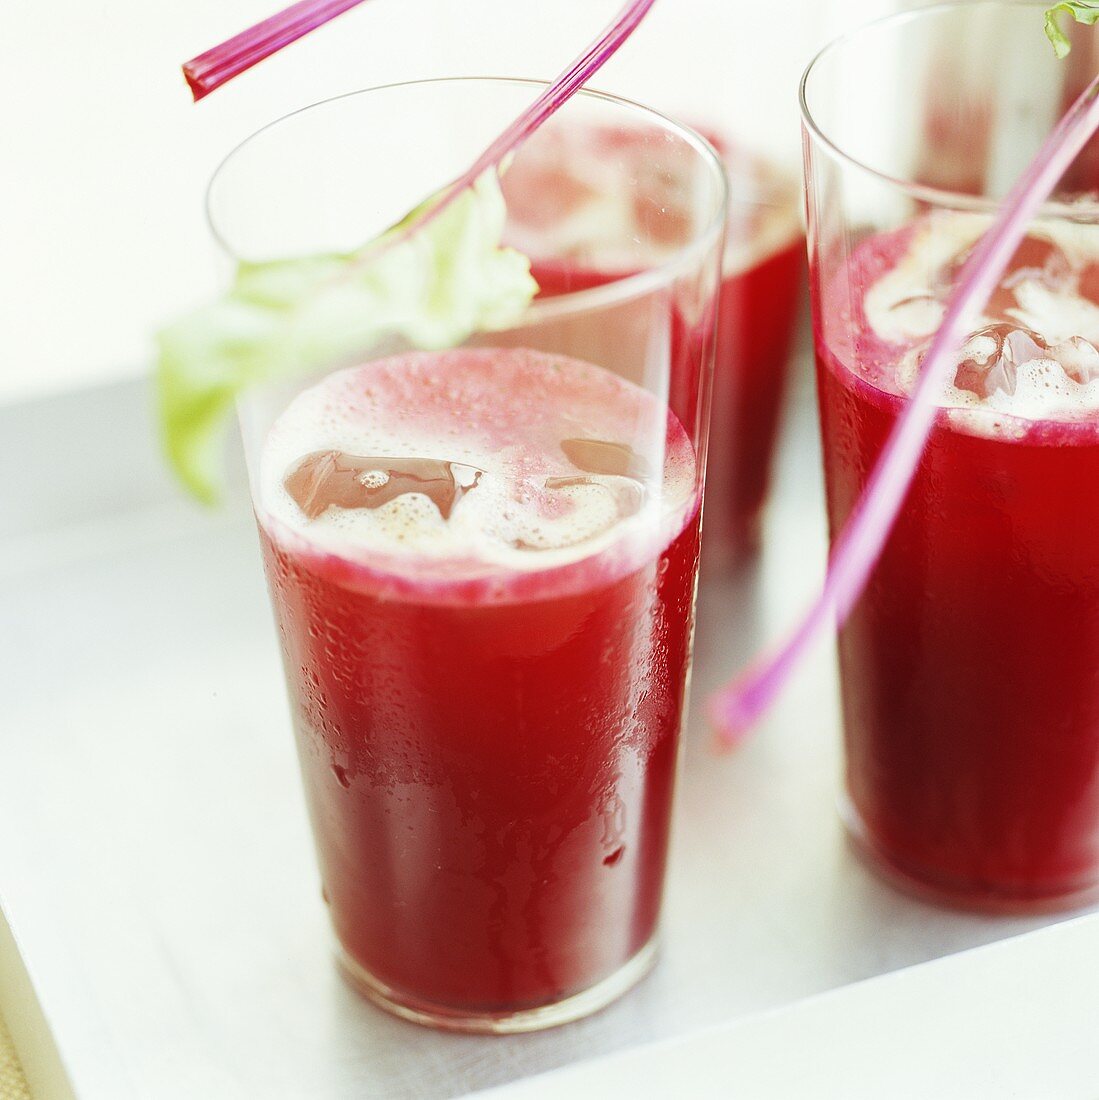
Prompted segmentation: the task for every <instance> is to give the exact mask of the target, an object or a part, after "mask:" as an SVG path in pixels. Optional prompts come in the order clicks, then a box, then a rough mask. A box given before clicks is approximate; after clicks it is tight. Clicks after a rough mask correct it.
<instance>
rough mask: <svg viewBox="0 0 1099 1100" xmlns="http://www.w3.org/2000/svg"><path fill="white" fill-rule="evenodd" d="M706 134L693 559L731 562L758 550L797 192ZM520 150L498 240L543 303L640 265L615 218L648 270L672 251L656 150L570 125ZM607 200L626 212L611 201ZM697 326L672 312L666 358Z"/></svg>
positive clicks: (784, 364) (790, 320) (793, 324)
mask: <svg viewBox="0 0 1099 1100" xmlns="http://www.w3.org/2000/svg"><path fill="white" fill-rule="evenodd" d="M707 136H708V137H709V140H710V141H711V143H712V144H713V145H714V147H715V148H716V149H717V150H718V152H719V153H720V154H721V155H722V159H723V160H724V162H725V165H726V169H727V171H728V173H729V177H730V215H729V224H728V230H727V232H728V241H727V246H726V251H725V257H724V261H723V279H722V283H721V289H720V308H719V313H718V321H717V344H716V350H715V356H714V386H713V406H712V410H713V411H712V417H711V435H710V448H709V460H708V474H707V492H706V500H707V507H706V529H707V532H708V534H707V538H706V544H707V551H706V553H707V558H708V560H709V559H710V558H713V559H714V560H725V561H730V560H735V559H738V558H740V557H743V556H744V555H745V554H747V553H750V552H751V551H753V550H754V549H756V547H757V546H758V542H759V526H760V518H761V513H762V510H763V505H764V503H765V501H766V497H767V490H768V486H769V484H770V477H771V466H772V459H773V455H774V448H775V440H776V437H777V434H778V426H779V416H780V413H781V411H782V399H783V396H784V393H785V389H786V379H787V374H788V365H789V361H790V356H791V353H792V350H793V341H794V336H795V333H796V330H797V318H798V314H799V311H800V308H801V303H802V288H803V286H804V282H805V238H804V235H803V233H802V228H801V224H800V221H799V218H798V212H797V194H798V193H797V189H796V187H794V186H793V185H792V184H790V182H789V181H787V180H786V179H785V178H784V177H783V176H782V174H781V172H779V171H778V170H777V169H775V168H773V167H772V166H770V165H769V164H767V163H766V162H765V161H763V160H762V159H760V158H759V157H756V156H754V155H753V154H751V153H749V152H747V151H746V150H744V149H742V148H740V147H737V146H735V145H733V144H731V143H729V142H726V141H722V140H721V139H719V138H717V137H715V136H713V135H707ZM530 145H531V148H530V149H527V150H524V154H523V157H521V158H520V159H519V160H517V162H516V164H515V166H514V167H513V168H512V169H511V173H510V177H511V178H510V179H509V177H508V176H507V175H506V176H505V177H504V181H503V183H504V190H505V193H506V194H507V196H508V204H509V217H510V218H511V219H512V222H511V224H512V229H511V236H512V238H513V240H514V243H515V244H516V245H517V247H519V248H520V249H522V250H523V251H524V252H526V253H527V254H528V255H529V256H531V257H532V261H533V263H532V271H533V274H534V277H535V279H536V280H537V281H538V285H539V287H540V293H541V295H542V296H543V297H554V296H557V295H561V294H567V293H571V292H575V291H578V290H590V289H592V288H594V287H599V286H604V285H606V284H609V283H613V282H616V281H618V280H620V279H622V278H623V277H625V276H627V275H629V274H631V273H633V272H634V271H636V270H640V267H641V264H640V262H639V260H640V259H641V258H642V257H641V255H640V254H639V253H637V252H635V253H632V254H625V253H623V252H622V246H621V244H620V243H619V242H620V238H621V232H620V225H621V223H622V221H623V220H626V221H629V222H632V223H633V225H634V226H635V237H636V239H637V240H638V241H639V242H641V245H640V247H641V248H642V249H643V250H645V255H644V259H645V262H646V263H647V264H650V265H651V264H652V263H654V262H658V260H659V254H660V250H661V249H662V248H669V247H673V246H674V245H675V239H673V238H672V237H671V236H669V237H668V239H667V240H661V239H660V238H659V234H661V233H663V234H668V233H669V232H670V227H672V226H673V225H674V219H673V218H669V217H668V211H669V210H675V209H677V208H680V207H683V208H686V205H687V202H688V201H689V198H688V195H687V194H686V191H685V189H686V187H687V182H686V180H685V179H684V178H683V177H682V173H681V172H679V171H678V170H677V167H676V164H675V163H674V162H670V161H669V162H668V163H663V162H662V161H661V158H660V150H659V148H655V149H654V148H653V146H652V144H651V143H648V144H646V143H645V142H644V141H642V140H641V139H640V138H639V136H638V135H636V134H633V133H631V132H629V131H618V130H613V131H612V130H607V129H593V130H592V131H591V132H589V133H587V134H580V135H578V134H577V132H576V130H575V128H573V129H572V130H570V131H568V132H565V131H555V130H552V129H547V130H546V131H545V132H544V133H540V134H539V135H538V137H537V138H535V139H534V140H533V141H532V142H531V143H530ZM601 154H602V156H601ZM631 158H632V159H631ZM627 168H628V169H629V172H627ZM589 176H590V177H591V178H590V179H589V178H588V177H589ZM604 177H606V178H604ZM616 177H621V178H618V179H617V180H616ZM634 177H636V179H635V178H634ZM638 180H640V183H638V182H637V181H638ZM616 182H617V186H615V184H616ZM616 194H619V195H620V196H621V202H622V203H627V202H630V203H632V204H633V205H632V206H631V207H630V209H628V210H626V211H623V210H619V209H617V208H616V207H615V203H614V199H613V196H615V195H616ZM658 211H659V215H658V214H657V212H658ZM601 235H602V236H601ZM603 236H605V238H606V239H605V240H604V239H603ZM706 329H707V325H706V323H703V324H701V325H699V326H698V327H697V329H696V328H694V327H690V326H685V325H684V324H683V323H682V320H681V318H679V317H678V316H677V317H675V318H674V323H673V329H672V332H673V339H674V340H675V341H676V343H677V345H678V346H677V347H676V348H675V349H673V356H674V358H675V360H676V361H679V360H680V359H681V358H682V357H683V356H684V355H691V356H695V357H697V356H698V354H699V349H698V347H697V346H696V345H697V344H698V343H699V342H700V340H701V337H700V336H699V333H701V332H704V331H706Z"/></svg>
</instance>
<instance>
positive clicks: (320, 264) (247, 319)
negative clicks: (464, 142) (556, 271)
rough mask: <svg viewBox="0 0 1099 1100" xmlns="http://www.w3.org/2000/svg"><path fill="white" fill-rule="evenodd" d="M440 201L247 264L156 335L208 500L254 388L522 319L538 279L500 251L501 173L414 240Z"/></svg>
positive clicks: (184, 456)
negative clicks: (386, 224) (390, 221)
mask: <svg viewBox="0 0 1099 1100" xmlns="http://www.w3.org/2000/svg"><path fill="white" fill-rule="evenodd" d="M436 201H437V198H432V199H429V200H428V201H427V202H426V203H424V204H422V205H421V206H419V207H417V208H416V209H415V210H413V211H412V212H411V213H410V214H409V215H407V216H406V217H405V218H404V219H402V220H401V222H400V223H398V225H395V226H393V227H392V228H391V229H389V230H387V231H386V232H385V233H384V234H382V236H381V237H379V238H377V240H375V241H371V242H370V243H369V244H367V245H366V246H364V247H363V248H361V249H359V250H358V251H356V252H353V253H347V254H331V255H318V256H308V257H304V258H301V259H293V260H277V261H273V262H270V263H241V264H239V265H238V267H237V272H236V277H235V279H234V281H233V285H232V287H231V288H230V290H229V291H228V293H227V294H226V295H225V296H224V297H222V298H221V299H219V300H218V301H216V302H213V303H211V304H210V305H208V306H205V307H203V308H201V309H199V310H196V311H195V312H194V313H191V314H189V315H188V316H186V317H183V318H181V319H180V320H179V321H176V322H175V323H174V324H172V325H170V326H168V327H167V328H165V329H163V330H162V331H161V332H160V333H159V334H158V336H157V343H158V347H159V357H158V362H157V372H156V375H157V396H158V404H159V412H160V421H161V429H162V433H163V437H164V445H165V449H166V451H167V454H168V460H169V462H170V463H171V465H172V467H173V469H174V470H175V472H176V473H177V474H178V475H179V477H180V479H181V480H182V482H183V483H184V485H186V486H187V488H188V489H189V490H190V491H191V492H192V493H193V494H194V495H195V496H196V497H198V499H199V500H202V501H205V502H207V503H213V502H215V501H216V500H217V499H218V496H219V490H220V487H221V482H222V468H221V467H222V453H223V442H224V437H225V432H226V428H227V425H228V422H229V419H230V417H231V415H232V412H233V406H234V403H235V401H236V398H237V397H238V396H239V395H240V394H241V393H243V392H244V391H245V390H247V389H248V388H250V387H252V386H255V385H258V384H260V383H264V382H272V381H278V380H280V379H285V378H291V377H294V376H297V375H307V374H310V373H312V372H314V371H318V370H321V369H323V368H325V367H327V366H332V367H336V366H338V365H340V363H341V362H346V361H347V360H348V359H350V358H351V357H352V356H355V355H357V354H366V353H369V352H370V350H371V349H372V348H374V347H376V346H378V345H379V344H380V343H381V342H382V341H392V340H402V341H404V342H407V343H409V344H411V345H413V346H415V347H419V348H426V349H434V348H446V347H453V346H454V345H456V344H460V343H461V342H462V341H464V340H465V339H467V338H468V337H469V336H470V335H472V334H473V333H474V332H479V331H485V330H493V329H500V328H507V327H508V326H509V325H511V324H513V323H514V322H515V321H516V320H517V319H518V318H519V316H520V315H521V314H522V312H523V310H524V309H525V308H526V307H527V305H528V304H529V303H530V301H531V299H532V298H533V297H534V295H535V294H536V293H537V291H538V284H537V283H536V282H535V281H534V278H533V277H532V276H531V273H530V261H529V260H528V259H527V257H525V256H523V255H522V254H521V253H519V252H516V251H515V250H514V249H511V248H504V247H503V246H502V245H501V238H502V236H503V232H504V221H505V218H506V214H507V210H506V206H505V203H504V196H503V194H502V193H501V191H500V184H499V178H498V175H497V173H496V171H495V170H492V171H488V172H485V173H484V174H483V175H482V176H481V177H480V178H479V179H478V180H477V182H476V183H475V184H474V185H473V186H472V187H470V188H467V189H466V190H465V191H464V192H462V193H461V194H460V195H459V196H458V197H457V198H456V199H454V200H453V201H452V202H451V203H450V205H449V206H448V207H447V208H446V209H445V210H442V211H440V212H439V214H438V216H437V217H434V218H432V219H429V220H428V222H427V223H426V224H425V225H424V226H423V228H422V229H419V230H417V231H415V232H412V233H409V232H408V230H409V228H410V227H411V226H412V225H413V224H414V223H415V222H416V221H418V220H419V219H420V218H421V217H423V216H424V215H425V214H426V213H427V212H428V211H429V210H430V209H431V207H432V206H433V205H434V203H435V202H436ZM390 242H391V243H390Z"/></svg>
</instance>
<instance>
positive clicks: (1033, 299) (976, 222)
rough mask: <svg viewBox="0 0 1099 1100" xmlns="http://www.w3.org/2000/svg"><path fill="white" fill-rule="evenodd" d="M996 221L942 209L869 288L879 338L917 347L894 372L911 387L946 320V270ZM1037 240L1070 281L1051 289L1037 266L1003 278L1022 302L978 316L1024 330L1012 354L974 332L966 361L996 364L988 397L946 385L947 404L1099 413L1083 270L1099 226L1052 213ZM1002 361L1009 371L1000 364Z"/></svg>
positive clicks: (1095, 327)
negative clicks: (1052, 251) (1055, 253)
mask: <svg viewBox="0 0 1099 1100" xmlns="http://www.w3.org/2000/svg"><path fill="white" fill-rule="evenodd" d="M989 221H990V219H988V218H987V217H986V216H984V215H973V214H959V213H943V212H935V213H934V214H932V215H930V216H928V217H927V218H925V219H922V220H921V222H919V223H918V224H917V225H916V227H915V228H914V230H913V232H912V236H911V239H910V240H909V242H908V247H907V249H906V250H905V252H904V253H903V255H902V256H901V257H900V258H899V260H898V262H897V263H896V264H895V265H894V266H893V267H892V268H891V269H890V270H889V271H888V272H887V273H886V274H885V275H883V276H882V277H881V278H880V279H879V280H878V281H877V282H875V283H874V284H872V285H871V287H870V288H869V289H868V290H867V292H866V294H865V297H864V309H865V313H866V318H867V321H868V322H869V324H870V326H871V328H872V329H873V331H874V332H875V334H876V335H877V336H879V337H880V338H881V339H882V340H885V341H887V342H888V343H891V344H897V345H900V346H902V347H904V346H908V347H909V349H910V350H909V351H908V352H907V353H905V354H904V355H903V357H902V359H901V361H900V363H899V365H898V367H897V372H896V377H897V382H898V384H899V386H900V388H901V390H902V391H903V392H909V393H910V392H911V391H912V389H913V387H914V386H915V382H916V378H917V375H918V371H919V365H920V362H921V360H922V358H923V356H924V355H925V354H926V350H927V341H928V340H929V339H930V337H931V336H932V335H933V334H934V332H935V331H936V329H937V328H938V326H939V324H940V323H941V321H942V317H943V313H944V310H945V304H944V303H945V297H946V295H947V294H948V293H949V280H947V279H945V278H943V277H942V276H941V273H942V272H943V271H944V269H948V268H949V267H950V265H952V264H954V263H956V262H958V261H959V260H960V259H962V258H963V257H964V255H965V253H966V252H967V251H968V250H969V249H970V248H971V247H972V246H973V245H974V243H975V242H976V241H977V239H978V238H979V237H980V236H981V234H982V233H983V232H984V231H985V230H986V229H987V228H988V225H989ZM1030 236H1031V237H1035V238H1037V239H1039V240H1043V241H1046V242H1048V243H1050V244H1052V245H1054V246H1056V247H1057V248H1058V249H1060V251H1061V253H1062V254H1063V255H1064V257H1065V258H1066V260H1067V261H1068V269H1067V271H1066V272H1065V275H1064V278H1063V280H1062V281H1061V282H1059V283H1058V285H1057V286H1051V285H1050V282H1049V279H1048V277H1047V276H1046V275H1045V273H1044V272H1042V271H1039V270H1034V269H1031V268H1021V269H1018V270H1016V271H1014V272H1009V273H1008V275H1007V276H1005V278H1004V280H1003V282H1002V284H1001V285H1002V286H1003V287H1006V288H1010V289H1011V290H1012V291H1013V293H1014V297H1015V302H1016V303H1017V304H1016V306H1013V307H1009V308H1006V309H1005V310H1004V311H1003V316H1001V317H991V316H984V317H982V318H980V320H979V321H978V327H979V328H980V329H986V328H988V327H989V326H992V325H996V324H999V325H1000V326H1001V327H1004V326H1005V322H1006V324H1007V325H1009V326H1010V325H1017V326H1018V328H1017V330H1016V331H1015V332H1014V333H1013V334H1012V335H1010V336H1009V337H1008V340H1007V345H1008V346H1007V348H1006V351H1005V350H1004V349H1003V348H1001V346H1000V344H999V343H998V342H997V339H995V338H993V337H991V336H989V335H983V334H981V333H978V334H977V335H975V336H973V337H971V339H970V341H969V342H968V343H967V345H966V347H965V348H964V349H963V352H962V354H961V355H960V356H959V360H958V362H959V364H963V363H965V362H966V361H967V360H968V361H972V362H973V363H975V364H978V365H980V366H983V367H986V368H988V369H989V370H990V372H992V373H990V375H989V382H988V384H987V386H986V387H985V388H984V390H983V392H981V393H975V392H971V391H970V390H969V389H964V388H959V387H958V386H957V385H953V384H952V385H950V386H948V387H947V389H946V391H945V392H944V394H943V396H942V398H941V400H940V404H941V405H943V406H944V407H947V408H955V409H963V410H964V409H973V410H987V411H989V412H993V413H997V414H1005V415H1010V416H1015V417H1022V418H1024V419H1029V420H1042V419H1063V418H1074V417H1080V416H1083V415H1088V414H1091V413H1094V412H1097V411H1099V380H1097V378H1096V375H1099V351H1097V350H1096V347H1095V346H1094V345H1096V344H1099V305H1097V304H1096V303H1095V302H1093V301H1092V300H1090V299H1089V298H1087V297H1085V296H1083V295H1082V294H1081V293H1080V290H1079V281H1080V275H1081V272H1082V270H1083V269H1084V268H1085V267H1086V266H1087V265H1089V264H1093V263H1097V262H1099V226H1094V225H1080V224H1077V223H1075V222H1069V221H1066V220H1053V219H1049V220H1045V221H1042V222H1038V223H1035V225H1034V226H1032V228H1031V230H1030ZM1030 333H1033V334H1037V336H1038V337H1039V338H1040V339H1041V344H1036V343H1035V342H1034V340H1033V339H1031V337H1030V335H1029V334H1030ZM1016 337H1017V338H1016ZM912 345H915V346H912ZM1043 345H1047V346H1043ZM1001 359H1004V360H1005V361H1006V365H1007V371H1006V374H1005V372H1004V371H1003V370H999V369H998V364H999V363H1000V361H1001Z"/></svg>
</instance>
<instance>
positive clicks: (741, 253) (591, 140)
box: [502, 124, 801, 278]
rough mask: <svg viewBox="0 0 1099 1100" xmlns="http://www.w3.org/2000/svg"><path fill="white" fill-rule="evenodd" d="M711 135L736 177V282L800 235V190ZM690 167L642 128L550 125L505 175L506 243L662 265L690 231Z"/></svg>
mask: <svg viewBox="0 0 1099 1100" xmlns="http://www.w3.org/2000/svg"><path fill="white" fill-rule="evenodd" d="M707 137H708V138H709V140H710V142H711V144H713V145H714V147H715V148H716V149H717V151H718V152H719V153H720V154H721V156H722V159H723V160H724V162H725V165H726V169H727V171H728V173H729V177H730V195H731V205H730V212H729V219H730V224H729V234H728V240H727V247H726V255H725V261H724V273H725V276H726V278H728V277H729V276H730V275H734V274H736V273H738V272H740V271H746V270H748V269H749V268H752V267H755V266H756V265H757V264H759V263H760V262H762V261H763V260H764V259H766V258H767V257H768V256H770V255H773V254H774V253H775V252H778V251H779V250H780V249H781V248H783V247H786V246H788V245H789V244H790V243H791V242H792V241H794V240H795V239H796V238H798V237H799V236H800V235H801V221H800V218H799V215H798V205H797V195H798V191H797V187H796V185H795V184H794V183H793V182H792V181H790V180H788V179H786V178H785V177H784V176H783V175H782V173H781V172H779V171H778V170H777V169H775V168H773V167H771V166H770V165H769V164H768V163H767V162H766V161H764V160H762V159H761V158H759V157H757V156H754V155H752V154H750V153H748V152H747V151H745V150H743V149H740V148H737V147H734V146H732V145H730V144H729V143H727V142H724V141H721V140H720V139H719V138H717V137H715V136H713V135H707ZM684 166H685V158H682V157H680V156H678V155H677V153H676V147H675V146H674V145H669V144H666V143H664V142H663V141H657V140H656V139H654V138H653V137H652V136H651V135H649V134H646V133H645V132H642V131H631V130H627V129H612V128H609V127H597V126H591V127H587V128H584V127H578V126H576V125H575V124H570V125H569V126H553V125H552V124H551V125H547V126H545V127H543V128H542V129H540V130H539V131H538V133H537V134H536V135H535V136H534V137H532V138H531V140H530V141H529V142H528V143H527V145H526V146H524V148H523V151H522V154H521V155H520V156H519V157H518V158H517V159H516V162H515V164H514V165H513V166H512V167H511V168H510V169H509V171H508V172H507V173H505V175H504V177H503V181H502V186H503V190H504V194H505V197H506V198H507V200H508V213H509V226H508V240H509V242H510V243H511V244H513V245H514V246H515V247H516V248H518V249H519V250H520V251H522V252H524V253H525V254H526V255H528V256H530V257H532V259H534V260H535V261H538V260H540V259H545V258H552V259H553V260H555V261H568V262H569V263H571V264H574V265H576V266H577V267H580V268H583V269H586V270H592V271H599V272H603V273H608V274H616V275H621V274H623V273H628V272H630V271H635V270H638V269H641V268H644V267H652V266H656V265H658V264H660V263H661V262H663V261H665V260H668V259H671V258H672V257H673V256H674V255H675V254H676V253H677V252H678V251H679V250H680V249H681V248H682V246H683V241H684V240H685V238H686V236H687V232H688V230H689V224H690V217H691V210H692V209H693V208H694V206H695V205H696V204H695V203H694V201H693V196H692V195H691V186H692V178H693V177H692V176H689V175H688V174H687V173H686V172H684V171H683V168H684ZM626 242H628V243H626Z"/></svg>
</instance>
